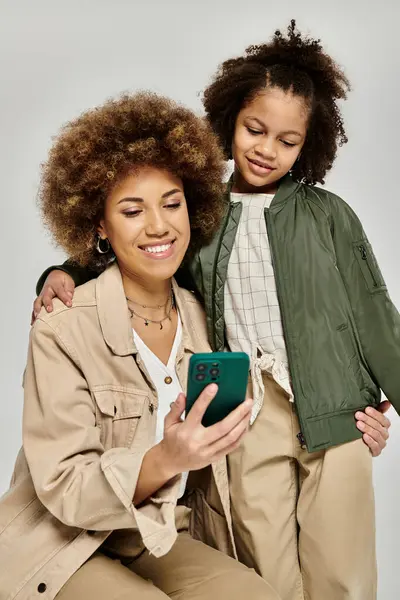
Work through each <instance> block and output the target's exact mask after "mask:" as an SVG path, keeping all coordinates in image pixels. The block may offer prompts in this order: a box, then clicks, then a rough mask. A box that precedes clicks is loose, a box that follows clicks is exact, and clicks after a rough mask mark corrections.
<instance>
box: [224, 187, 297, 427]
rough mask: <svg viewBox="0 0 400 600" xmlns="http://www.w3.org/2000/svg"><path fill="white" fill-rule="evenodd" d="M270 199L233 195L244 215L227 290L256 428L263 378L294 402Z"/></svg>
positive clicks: (231, 332)
mask: <svg viewBox="0 0 400 600" xmlns="http://www.w3.org/2000/svg"><path fill="white" fill-rule="evenodd" d="M272 199H273V195H270V194H234V193H231V202H234V203H237V202H241V204H242V206H243V208H242V214H241V217H240V222H239V226H238V230H237V233H236V238H235V242H234V246H233V249H232V254H231V256H230V260H229V265H228V274H227V280H226V284H225V314H224V316H225V324H226V334H227V341H228V344H229V348H230V350H231V351H232V352H247V354H248V355H249V356H250V359H251V376H252V382H253V397H254V407H253V413H252V419H251V422H254V420H255V418H256V417H257V415H258V413H259V412H260V409H261V407H262V404H263V401H264V385H263V381H262V372H263V371H266V372H268V373H270V374H271V375H272V377H273V378H274V379H275V381H276V382H277V383H278V384H279V385H280V386H281V387H282V388H283V389H284V390H285V391H286V392H287V393H288V394H289V397H290V400H291V401H293V392H292V389H291V385H290V379H289V370H288V362H287V354H286V346H285V340H284V338H283V331H282V319H281V313H280V309H279V304H278V298H277V294H276V285H275V275H274V270H273V267H272V260H271V251H270V247H269V240H268V234H267V228H266V223H265V217H264V209H265V208H268V207H269V205H270V204H271V201H272Z"/></svg>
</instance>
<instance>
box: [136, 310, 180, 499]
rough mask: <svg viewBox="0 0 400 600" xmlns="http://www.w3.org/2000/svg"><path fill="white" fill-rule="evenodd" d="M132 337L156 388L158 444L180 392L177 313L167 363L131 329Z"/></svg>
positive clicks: (156, 439)
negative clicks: (173, 337)
mask: <svg viewBox="0 0 400 600" xmlns="http://www.w3.org/2000/svg"><path fill="white" fill-rule="evenodd" d="M133 339H134V342H135V345H136V348H137V350H138V352H139V354H140V357H141V359H142V360H143V362H144V365H145V367H146V369H147V371H148V373H149V375H150V377H151V380H152V382H153V383H154V386H155V388H156V390H157V396H158V408H157V422H156V435H155V440H154V446H155V445H156V444H158V443H159V442H160V441H161V440H162V439H163V437H164V419H165V417H166V416H167V414H168V413H169V411H170V404H171V402H174V401H175V400H176V399H177V397H178V395H179V394H180V393H181V392H182V387H181V384H180V383H179V379H178V376H177V373H176V367H175V365H176V356H177V353H178V349H179V346H180V344H181V341H182V322H181V319H180V317H179V313H178V325H177V328H176V334H175V339H174V343H173V345H172V350H171V354H170V356H169V359H168V364H167V365H164V363H163V362H162V361H161V360H160V359H159V358H158V356H156V355H155V354H154V352H152V351H151V350H150V348H148V346H146V344H145V343H144V341H143V340H142V338H141V337H140V336H139V335H138V334H137V333H136V331H135V330H134V329H133ZM187 476H188V474H187V473H182V483H181V488H180V492H179V498H180V497H181V496H183V493H184V491H185V487H186V480H187Z"/></svg>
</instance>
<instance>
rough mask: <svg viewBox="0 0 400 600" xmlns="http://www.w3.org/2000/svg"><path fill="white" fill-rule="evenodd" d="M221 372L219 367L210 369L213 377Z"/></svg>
mask: <svg viewBox="0 0 400 600" xmlns="http://www.w3.org/2000/svg"><path fill="white" fill-rule="evenodd" d="M218 374H219V369H210V375H211V377H216V376H217V375H218Z"/></svg>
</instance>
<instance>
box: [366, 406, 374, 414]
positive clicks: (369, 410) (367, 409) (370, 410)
mask: <svg viewBox="0 0 400 600" xmlns="http://www.w3.org/2000/svg"><path fill="white" fill-rule="evenodd" d="M365 412H366V413H367V415H373V414H374V409H373V408H371V407H370V406H368V407H367V408H366V409H365Z"/></svg>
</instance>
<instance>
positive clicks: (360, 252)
mask: <svg viewBox="0 0 400 600" xmlns="http://www.w3.org/2000/svg"><path fill="white" fill-rule="evenodd" d="M353 251H354V254H355V257H356V259H357V262H358V264H359V266H360V269H361V273H362V274H363V277H364V279H365V283H366V286H367V288H368V291H369V292H370V293H371V294H375V293H377V292H382V291H386V289H387V287H386V284H385V280H384V279H383V275H382V273H381V270H380V268H379V265H378V263H377V260H376V258H375V255H374V253H373V250H372V247H371V244H370V243H369V241H368V240H367V239H363V240H360V241H359V242H353Z"/></svg>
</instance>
